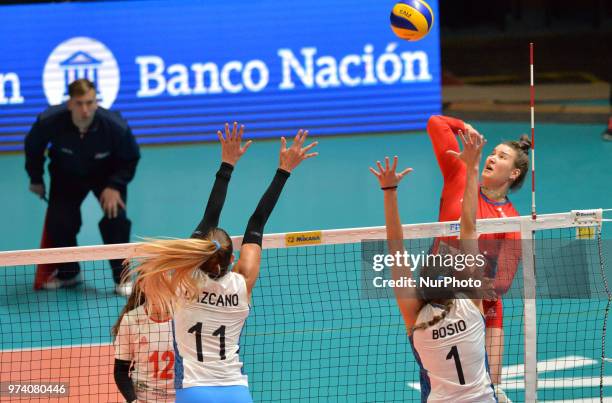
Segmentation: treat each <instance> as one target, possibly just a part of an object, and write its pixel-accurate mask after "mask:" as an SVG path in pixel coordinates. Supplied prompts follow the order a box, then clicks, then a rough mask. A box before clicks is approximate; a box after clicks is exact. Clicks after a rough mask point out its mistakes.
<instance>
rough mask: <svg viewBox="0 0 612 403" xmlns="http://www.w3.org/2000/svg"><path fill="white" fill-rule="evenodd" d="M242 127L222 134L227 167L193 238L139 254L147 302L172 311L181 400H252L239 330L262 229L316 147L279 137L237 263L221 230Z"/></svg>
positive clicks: (148, 248) (240, 151) (223, 166)
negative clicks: (275, 161) (272, 168)
mask: <svg viewBox="0 0 612 403" xmlns="http://www.w3.org/2000/svg"><path fill="white" fill-rule="evenodd" d="M242 133H243V129H242V127H241V128H240V131H237V125H236V124H234V127H233V130H231V131H230V130H229V127H228V125H226V129H225V137H224V136H223V134H222V133H221V132H219V133H218V135H219V140H220V141H221V145H222V160H223V162H222V164H221V167H220V169H219V171H218V172H217V175H216V180H215V184H214V185H213V189H212V192H211V195H210V199H209V201H208V204H207V206H206V211H205V212H204V218H203V219H202V221H201V222H200V224H199V225H198V227H197V228H196V230H195V231H194V233H193V235H192V238H191V239H186V240H159V241H155V242H150V243H147V244H144V246H143V247H142V248H141V252H143V255H146V257H145V258H142V259H138V260H139V263H140V265H139V266H138V267H137V268H136V272H137V273H138V279H137V283H138V284H139V285H140V286H141V289H140V290H141V292H142V293H144V294H145V295H146V306H159V307H162V308H163V310H164V311H165V312H171V313H172V314H173V320H172V327H173V328H172V330H173V336H174V342H175V359H176V361H175V387H176V401H177V402H179V403H181V402H216V403H247V402H252V398H251V396H250V392H249V389H248V378H247V376H246V375H245V374H243V372H242V362H241V361H240V357H239V341H240V334H241V332H242V329H243V327H244V324H245V321H246V319H247V316H248V314H249V303H250V299H251V293H252V291H253V287H254V286H255V283H256V281H257V278H258V276H259V267H260V263H261V249H262V248H261V246H262V241H263V231H264V226H265V224H266V222H267V220H268V218H269V216H270V214H271V213H272V210H273V209H274V206H275V205H276V202H277V201H278V198H279V196H280V194H281V191H282V189H283V187H284V185H285V182H286V181H287V179H288V178H289V175H290V173H291V171H292V170H293V169H294V168H296V167H297V166H298V165H299V164H300V163H301V162H302V161H303V160H305V159H307V158H310V157H314V156H315V155H317V153H308V151H309V150H310V149H311V148H312V147H314V146H315V145H316V142H315V143H312V144H310V145H308V146H305V147H302V146H303V144H304V142H305V140H306V137H307V134H308V132H305V131H302V130H300V131H298V134H297V135H296V136H295V139H294V142H293V144H292V146H291V147H289V148H287V144H286V140H285V138H284V137H283V138H281V151H280V162H279V168H278V170H277V171H276V174H275V176H274V178H273V180H272V183H271V184H270V186H269V187H268V189H267V190H266V192H265V193H264V195H263V196H262V198H261V200H260V202H259V204H258V205H257V208H256V209H255V211H254V212H253V215H252V216H251V218H250V219H249V222H248V224H247V228H246V231H245V234H244V237H243V240H242V246H241V248H240V259H239V260H238V262H236V264H235V265H234V267H233V270H232V268H231V265H232V263H233V262H234V256H233V247H232V240H231V238H230V237H229V235H228V234H227V233H226V232H225V231H224V230H222V229H221V228H218V227H217V225H218V222H219V215H220V213H221V209H222V207H223V204H224V201H225V195H226V192H227V186H228V183H229V180H230V176H231V172H232V170H233V166H234V165H235V164H236V162H237V161H238V159H239V158H240V157H241V156H242V155H243V154H244V152H245V151H246V148H247V147H248V145H249V143H247V144H246V145H245V146H244V147H242V146H241V140H242Z"/></svg>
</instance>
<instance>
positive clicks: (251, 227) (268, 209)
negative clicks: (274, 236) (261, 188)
mask: <svg viewBox="0 0 612 403" xmlns="http://www.w3.org/2000/svg"><path fill="white" fill-rule="evenodd" d="M289 175H290V173H289V172H287V171H284V170H282V169H280V168H279V169H278V170H276V175H274V179H272V183H271V184H270V186H268V189H267V190H266V192H265V193H264V194H263V196H262V197H261V200H260V201H259V204H258V205H257V208H256V209H255V211H254V212H253V215H252V216H251V218H250V219H249V223H248V224H247V228H246V231H245V232H244V238H243V239H242V244H243V245H244V244H247V243H256V244H258V245H259V246H261V243H262V240H263V231H264V226H265V225H266V222H268V218H269V217H270V214H272V210H274V206H276V202H277V201H278V198H279V197H280V194H281V192H282V191H283V187H284V186H285V182H287V179H288V178H289Z"/></svg>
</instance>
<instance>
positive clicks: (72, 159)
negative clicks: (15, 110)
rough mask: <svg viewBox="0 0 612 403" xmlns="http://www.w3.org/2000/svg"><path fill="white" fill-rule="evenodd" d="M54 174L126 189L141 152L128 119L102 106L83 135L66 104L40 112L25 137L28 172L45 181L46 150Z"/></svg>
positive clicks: (36, 179) (36, 181) (32, 177)
mask: <svg viewBox="0 0 612 403" xmlns="http://www.w3.org/2000/svg"><path fill="white" fill-rule="evenodd" d="M49 143H50V144H51V146H50V148H49V159H50V161H51V162H50V164H49V173H50V174H51V177H52V178H53V177H55V178H61V179H68V180H71V179H75V180H81V181H82V180H86V181H90V180H91V181H96V182H100V181H103V182H105V184H106V186H108V187H112V188H114V189H117V190H122V189H125V187H126V185H127V184H128V183H129V182H130V181H131V180H132V178H133V177H134V174H135V172H136V165H137V164H138V160H139V159H140V151H139V148H138V144H136V139H135V138H134V136H133V134H132V131H131V129H130V127H129V126H128V124H127V122H126V121H125V120H124V119H123V118H122V117H121V115H120V114H119V113H118V112H111V111H109V110H107V109H104V108H101V107H98V109H97V110H96V112H95V115H94V118H93V121H92V123H91V125H90V127H89V129H88V130H87V133H86V134H85V135H84V136H82V137H81V135H80V133H79V129H78V128H77V127H76V126H75V125H74V123H73V122H72V117H71V113H70V111H69V110H68V108H67V106H66V105H59V106H51V107H49V108H48V109H47V110H45V111H44V112H43V113H41V114H40V115H38V118H37V119H36V122H35V123H34V125H33V126H32V128H31V129H30V132H29V133H28V135H27V136H26V138H25V154H26V171H27V172H28V175H29V176H30V182H31V183H43V173H44V162H45V150H46V148H47V146H48V145H49Z"/></svg>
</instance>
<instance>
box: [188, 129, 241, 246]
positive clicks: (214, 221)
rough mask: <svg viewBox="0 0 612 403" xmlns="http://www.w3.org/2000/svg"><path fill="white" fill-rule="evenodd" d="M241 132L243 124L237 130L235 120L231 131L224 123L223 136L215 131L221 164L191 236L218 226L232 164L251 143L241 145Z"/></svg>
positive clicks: (201, 233) (202, 235) (205, 232)
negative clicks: (198, 221)
mask: <svg viewBox="0 0 612 403" xmlns="http://www.w3.org/2000/svg"><path fill="white" fill-rule="evenodd" d="M243 133H244V125H240V129H239V130H238V123H236V122H234V126H233V128H232V130H231V131H230V127H229V124H228V123H226V124H225V136H223V133H221V131H220V130H219V131H217V136H218V137H219V142H220V143H221V166H220V167H219V170H218V171H217V174H216V176H215V183H214V184H213V187H212V190H211V191H210V196H209V198H208V203H207V204H206V210H204V217H203V218H202V220H201V221H200V224H198V226H197V227H196V229H195V230H194V231H193V233H192V235H191V237H192V238H201V237H205V236H206V234H207V233H208V231H210V230H211V229H212V228H215V227H217V226H219V216H221V210H222V209H223V205H224V204H225V196H226V195H227V187H228V185H229V182H230V179H231V177H232V172H233V170H234V166H235V165H236V163H237V162H238V160H239V159H240V157H242V156H243V155H244V153H246V151H247V149H248V148H249V146H250V145H251V143H252V141H251V140H249V141H247V142H246V143H245V145H244V147H243V146H242V135H243Z"/></svg>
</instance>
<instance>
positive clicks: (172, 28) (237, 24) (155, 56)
mask: <svg viewBox="0 0 612 403" xmlns="http://www.w3.org/2000/svg"><path fill="white" fill-rule="evenodd" d="M393 4H394V2H393V1H380V0H359V1H347V0H334V1H328V0H310V1H307V2H286V1H280V0H267V1H265V0H264V1H243V0H235V1H231V2H227V1H196V0H182V1H170V0H167V1H130V2H128V1H126V2H121V1H119V2H108V3H61V4H45V5H29V6H4V7H1V8H0V20H1V21H2V24H0V38H1V39H0V151H11V150H21V149H22V148H23V144H22V143H23V137H24V136H25V134H26V133H27V132H28V130H29V128H30V125H31V124H32V123H33V121H34V119H35V118H36V115H37V114H38V113H40V112H42V111H43V110H44V109H45V108H46V107H47V106H48V105H56V104H59V103H62V102H65V100H66V99H67V93H66V91H67V84H69V83H70V82H71V81H72V80H74V79H76V78H80V77H87V78H89V79H91V80H93V81H94V82H95V83H96V85H97V88H98V93H99V94H98V95H99V102H100V105H101V106H103V107H106V108H110V109H113V110H118V111H120V112H121V113H122V114H123V116H124V117H125V118H126V119H127V120H128V122H129V124H130V125H131V127H132V129H133V132H134V134H135V135H136V136H137V138H138V141H139V142H140V143H173V142H195V141H206V140H211V139H216V134H215V133H216V130H218V129H219V128H220V127H222V125H223V123H224V122H226V121H238V122H240V123H243V124H245V125H246V127H247V134H248V136H249V137H251V138H254V137H277V136H280V135H290V134H292V133H294V132H295V131H296V130H297V129H298V128H304V129H308V130H310V132H311V134H312V135H315V136H318V135H334V134H356V133H380V132H398V131H408V130H419V129H423V128H424V127H425V125H426V122H427V118H428V116H429V115H431V114H437V113H440V109H441V90H440V76H441V74H440V44H439V31H438V25H439V24H438V23H437V21H434V24H433V29H432V32H430V33H429V35H428V36H426V37H425V38H424V39H423V40H421V41H418V42H407V41H403V40H401V39H399V38H397V37H396V36H395V35H394V34H393V32H392V31H391V29H390V26H389V13H390V11H391V8H392V7H393ZM429 4H430V5H431V7H432V9H433V11H434V15H437V11H438V4H437V1H429Z"/></svg>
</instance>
